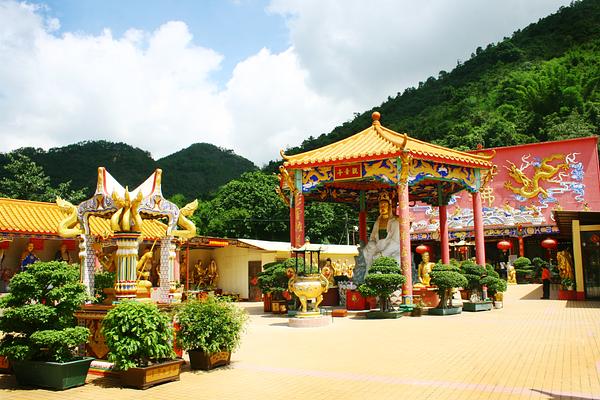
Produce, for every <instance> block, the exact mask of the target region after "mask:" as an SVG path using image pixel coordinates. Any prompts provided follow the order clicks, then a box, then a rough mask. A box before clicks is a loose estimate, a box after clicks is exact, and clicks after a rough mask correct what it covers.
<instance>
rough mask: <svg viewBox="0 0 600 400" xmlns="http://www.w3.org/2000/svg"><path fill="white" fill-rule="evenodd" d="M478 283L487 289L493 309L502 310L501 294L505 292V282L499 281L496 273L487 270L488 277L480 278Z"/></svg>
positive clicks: (502, 298)
mask: <svg viewBox="0 0 600 400" xmlns="http://www.w3.org/2000/svg"><path fill="white" fill-rule="evenodd" d="M480 283H481V285H482V286H486V287H487V292H488V295H489V296H490V297H491V298H492V299H493V300H492V301H493V304H494V308H502V307H503V304H504V301H503V300H504V297H503V294H502V293H503V292H506V289H507V284H506V281H505V280H504V279H501V278H500V275H499V274H498V273H497V272H496V271H494V270H493V269H490V268H488V275H487V276H486V277H483V278H481V281H480Z"/></svg>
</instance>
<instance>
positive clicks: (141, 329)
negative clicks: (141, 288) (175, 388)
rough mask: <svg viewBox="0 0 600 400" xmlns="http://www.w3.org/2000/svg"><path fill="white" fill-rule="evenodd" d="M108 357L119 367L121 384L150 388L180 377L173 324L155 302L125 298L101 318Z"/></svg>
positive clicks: (116, 367)
mask: <svg viewBox="0 0 600 400" xmlns="http://www.w3.org/2000/svg"><path fill="white" fill-rule="evenodd" d="M102 334H103V335H104V338H105V340H106V345H107V346H108V349H109V353H108V360H109V361H111V362H113V363H114V367H115V370H117V371H120V378H121V384H122V385H123V386H130V387H134V388H138V389H147V388H149V387H150V386H153V385H156V384H158V383H162V382H169V381H173V380H179V373H180V367H181V364H182V363H183V361H182V360H175V352H174V351H173V344H172V342H173V324H172V323H171V319H170V318H169V316H168V315H167V314H166V313H162V312H160V310H159V309H158V307H157V306H156V305H155V304H153V303H141V302H136V301H131V300H126V301H123V302H122V303H120V304H117V306H116V307H114V308H113V309H111V310H110V311H109V312H108V313H107V314H106V317H105V318H104V321H103V322H102Z"/></svg>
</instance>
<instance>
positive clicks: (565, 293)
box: [558, 289, 577, 300]
mask: <svg viewBox="0 0 600 400" xmlns="http://www.w3.org/2000/svg"><path fill="white" fill-rule="evenodd" d="M558 299H559V300H577V292H576V291H574V290H562V289H558Z"/></svg>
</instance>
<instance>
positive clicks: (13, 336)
mask: <svg viewBox="0 0 600 400" xmlns="http://www.w3.org/2000/svg"><path fill="white" fill-rule="evenodd" d="M87 298H88V297H87V294H86V289H85V286H84V285H82V284H81V283H80V282H79V267H78V266H76V265H69V264H67V263H65V262H62V261H61V262H58V261H51V262H37V263H34V264H31V265H29V267H27V269H26V270H25V271H24V272H21V273H19V274H17V275H15V276H14V277H13V278H12V279H11V281H10V293H9V294H8V295H6V296H4V297H2V299H1V300H0V308H2V309H4V310H3V313H2V316H0V331H3V332H5V334H4V336H3V337H2V339H1V340H0V354H2V355H4V356H6V357H7V358H8V359H9V361H10V363H11V365H12V367H13V370H14V372H15V375H16V378H17V382H18V383H19V384H20V385H32V386H42V387H48V388H52V389H57V390H63V389H67V388H70V387H74V386H80V385H83V384H84V383H85V378H86V376H87V372H88V369H89V368H90V364H91V362H92V360H93V358H92V357H79V356H78V355H76V353H75V351H76V349H77V347H78V346H79V345H82V344H85V343H86V342H87V340H88V337H89V335H90V332H89V330H88V329H87V328H84V327H80V326H76V320H75V317H74V316H73V313H74V312H75V311H76V310H77V309H78V308H79V307H80V306H81V305H82V304H83V303H84V301H85V300H86V299H87Z"/></svg>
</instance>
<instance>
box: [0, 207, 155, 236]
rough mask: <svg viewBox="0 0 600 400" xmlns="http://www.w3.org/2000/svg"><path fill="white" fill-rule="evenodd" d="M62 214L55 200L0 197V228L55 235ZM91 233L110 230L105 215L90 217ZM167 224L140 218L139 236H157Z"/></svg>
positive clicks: (106, 232)
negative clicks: (42, 200)
mask: <svg viewBox="0 0 600 400" xmlns="http://www.w3.org/2000/svg"><path fill="white" fill-rule="evenodd" d="M63 218H65V214H64V213H63V212H62V211H61V210H60V208H59V207H58V206H57V205H56V204H55V203H44V202H39V201H28V200H15V199H6V198H0V230H1V231H2V232H12V233H21V234H32V235H40V234H46V235H57V236H58V229H57V228H58V224H59V223H60V221H61V220H62V219H63ZM90 227H91V230H92V234H93V235H97V236H103V237H108V236H110V235H111V233H112V231H111V229H110V221H109V220H108V219H104V218H99V217H91V218H90ZM166 229H167V226H166V225H165V224H163V223H162V222H159V221H156V220H144V223H143V225H142V238H144V239H159V238H161V237H163V236H164V235H165V232H166Z"/></svg>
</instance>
